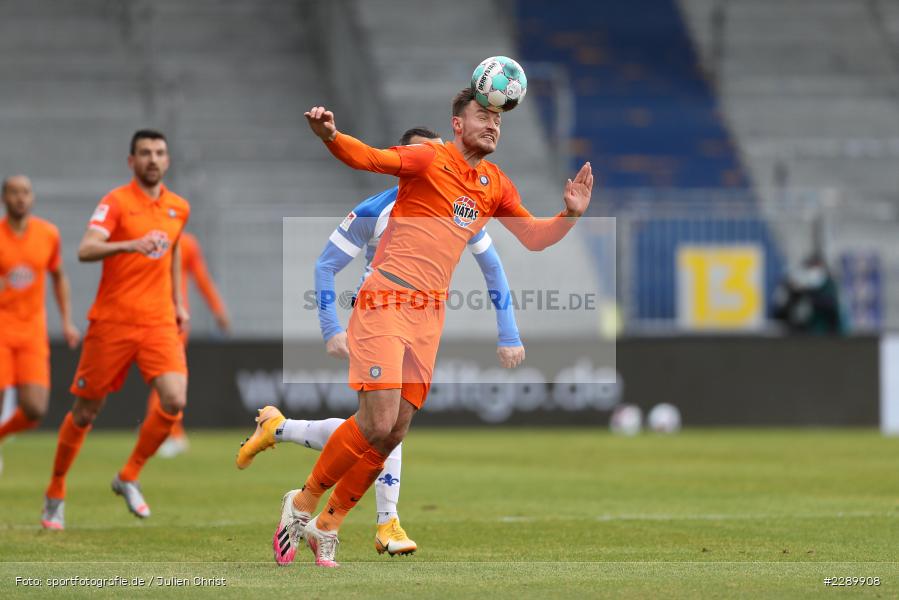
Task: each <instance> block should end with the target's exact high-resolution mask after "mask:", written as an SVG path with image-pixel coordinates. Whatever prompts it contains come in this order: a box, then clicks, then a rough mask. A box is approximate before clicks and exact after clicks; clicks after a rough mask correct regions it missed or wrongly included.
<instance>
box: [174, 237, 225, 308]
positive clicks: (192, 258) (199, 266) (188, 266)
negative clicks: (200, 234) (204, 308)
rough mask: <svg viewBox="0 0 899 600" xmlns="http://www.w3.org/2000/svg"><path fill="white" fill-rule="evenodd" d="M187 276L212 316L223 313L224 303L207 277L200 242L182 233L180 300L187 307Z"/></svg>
mask: <svg viewBox="0 0 899 600" xmlns="http://www.w3.org/2000/svg"><path fill="white" fill-rule="evenodd" d="M188 275H189V276H191V277H193V279H194V281H195V282H196V283H197V288H198V289H199V290H200V294H202V296H203V299H205V300H206V304H208V305H209V310H211V311H212V314H214V315H222V314H224V312H225V303H224V302H222V297H221V296H220V295H219V293H218V289H217V288H216V287H215V282H213V281H212V277H211V276H210V275H209V269H207V268H206V260H205V259H204V258H203V250H202V248H200V242H198V241H197V238H196V237H194V236H193V234H190V233H187V232H184V233H183V234H182V235H181V298H182V299H183V300H184V306H185V307H187V306H188V293H187V279H188Z"/></svg>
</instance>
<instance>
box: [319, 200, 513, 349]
mask: <svg viewBox="0 0 899 600" xmlns="http://www.w3.org/2000/svg"><path fill="white" fill-rule="evenodd" d="M398 191H399V187H393V188H390V189H389V190H385V191H383V192H381V193H380V194H377V195H375V196H371V197H370V198H366V199H365V200H363V201H362V202H361V203H360V204H359V205H357V206H356V208H354V209H353V210H352V211H351V212H350V214H348V215H347V216H346V218H345V219H344V220H343V222H342V223H341V224H340V225H338V226H337V229H335V230H334V232H333V233H332V234H331V237H329V238H328V243H327V244H326V245H325V249H324V250H322V253H321V255H320V256H319V257H318V261H317V262H316V263H315V291H316V297H317V299H318V319H319V324H320V326H321V332H322V337H323V338H324V339H325V341H327V340H329V339H331V337H333V336H334V335H335V334H337V333H340V332H341V331H343V327H341V325H340V320H339V319H338V318H337V310H336V309H335V308H334V301H335V300H336V299H337V298H336V292H335V290H334V276H335V275H336V274H337V273H339V272H340V271H341V270H343V268H344V267H346V266H347V265H348V264H349V263H350V262H352V260H353V259H354V258H356V257H357V256H358V255H359V254H361V253H362V251H363V250H364V251H365V270H364V271H363V275H362V278H361V280H360V282H359V286H361V285H362V282H364V281H365V278H366V277H368V276H369V275H371V272H372V268H371V262H372V260H373V259H374V257H375V252H376V251H377V249H378V244H379V243H380V241H381V236H382V235H383V234H384V230H385V229H386V228H387V221H388V219H389V218H390V211H391V210H393V205H394V204H395V203H396V195H397V192H398ZM468 249H469V250H471V252H472V254H473V255H474V257H475V260H477V262H478V266H480V268H481V272H483V274H484V279H485V280H486V282H487V288H488V292H489V295H490V298H491V300H493V306H494V308H495V309H496V324H497V329H498V330H499V345H500V346H521V345H522V344H521V338H520V337H519V333H518V325H517V324H516V323H515V313H514V308H513V306H512V303H511V302H509V301H508V299H509V298H510V292H509V282H508V280H507V279H506V273H505V270H504V269H503V264H502V261H501V260H500V258H499V254H498V253H497V251H496V248H495V247H494V246H493V240H492V239H491V238H490V235H489V234H488V233H487V230H486V228H482V229H481V231H480V232H478V234H477V235H476V236H474V237H473V238H471V239H470V240H469V241H468ZM359 286H357V288H356V289H357V291H358V287H359ZM498 299H505V301H498Z"/></svg>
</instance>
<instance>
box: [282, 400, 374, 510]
mask: <svg viewBox="0 0 899 600" xmlns="http://www.w3.org/2000/svg"><path fill="white" fill-rule="evenodd" d="M369 448H371V445H370V444H369V443H368V440H366V439H365V436H364V435H362V431H360V429H359V425H357V424H356V417H355V415H354V416H352V417H350V418H349V419H347V420H346V421H344V422H343V424H342V425H341V426H340V427H338V428H337V429H335V430H334V433H332V434H331V437H330V438H328V443H327V444H325V447H324V448H322V453H321V454H320V455H319V457H318V460H317V461H315V466H314V467H312V474H311V475H309V478H308V479H306V483H305V485H304V486H303V491H302V492H300V493H299V494H297V495H296V496H294V499H293V506H294V508H296V509H297V510H301V511H304V512H309V513H311V512H315V509H316V507H317V506H318V500H319V498H321V497H322V494H324V493H325V491H327V490H328V489H329V488H331V487H332V486H333V485H334V484H335V483H337V481H338V480H339V479H340V478H341V477H343V475H344V474H345V473H346V472H347V471H349V470H350V468H351V467H352V466H353V465H355V464H356V463H357V462H358V461H359V460H360V459H361V458H362V455H363V454H365V452H366V451H367V450H368V449H369Z"/></svg>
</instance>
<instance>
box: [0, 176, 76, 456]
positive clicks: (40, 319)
mask: <svg viewBox="0 0 899 600" xmlns="http://www.w3.org/2000/svg"><path fill="white" fill-rule="evenodd" d="M0 192H2V196H3V204H4V205H5V206H6V216H5V217H4V218H3V219H2V220H0V404H2V401H3V395H4V391H5V390H6V388H8V387H10V386H16V396H17V398H18V408H16V411H15V412H14V413H13V415H12V416H11V417H10V418H9V419H7V420H6V421H5V422H3V423H2V424H0V442H2V441H3V439H4V438H6V437H7V436H9V435H11V434H13V433H16V432H19V431H26V430H28V429H32V428H34V427H37V425H38V423H40V420H41V418H43V416H44V415H45V414H46V412H47V403H48V402H49V399H50V344H49V342H48V340H47V313H46V310H45V308H44V279H45V277H44V273H47V272H49V273H50V277H51V278H52V280H53V293H54V296H56V303H57V305H58V306H59V316H60V319H61V321H62V333H63V336H64V337H65V340H66V343H67V344H68V345H69V348H74V347H75V346H77V345H78V341H79V340H80V338H81V334H80V333H79V332H78V329H76V328H75V326H74V325H73V324H72V306H71V302H70V301H69V280H68V278H67V277H66V274H65V272H64V271H63V269H62V256H61V253H60V238H59V230H57V229H56V226H55V225H53V224H52V223H50V222H49V221H45V220H44V219H41V218H38V217H35V216H34V215H32V214H31V208H32V206H33V204H34V191H33V190H32V187H31V180H29V179H28V177H25V176H24V175H14V176H12V177H7V178H6V179H4V180H3V187H2V190H0ZM0 467H2V462H0Z"/></svg>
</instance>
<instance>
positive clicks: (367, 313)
mask: <svg viewBox="0 0 899 600" xmlns="http://www.w3.org/2000/svg"><path fill="white" fill-rule="evenodd" d="M444 316H445V307H444V303H443V302H441V301H439V300H434V299H433V298H430V297H427V296H425V295H424V294H421V293H420V292H415V291H414V290H410V289H407V288H405V287H403V286H401V285H399V284H396V283H394V282H392V281H390V280H389V279H387V278H386V277H384V276H383V275H381V274H380V273H379V272H378V271H377V270H375V271H374V272H373V273H372V274H371V275H370V276H369V277H368V278H367V279H366V280H365V283H364V284H363V285H362V288H361V289H360V290H359V294H358V296H357V299H356V305H355V307H354V308H353V313H352V315H351V316H350V323H349V327H348V328H347V345H348V346H349V350H350V371H349V380H348V383H349V385H350V387H351V388H353V389H354V390H357V391H367V390H389V389H395V388H401V389H402V397H403V398H404V399H405V400H407V401H409V402H411V403H412V404H413V405H415V407H416V408H421V407H422V405H423V404H424V402H425V399H426V398H427V396H428V390H430V388H431V379H432V376H433V374H434V362H435V361H436V360H437V348H438V346H439V345H440V334H441V333H442V331H443V320H444Z"/></svg>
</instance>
